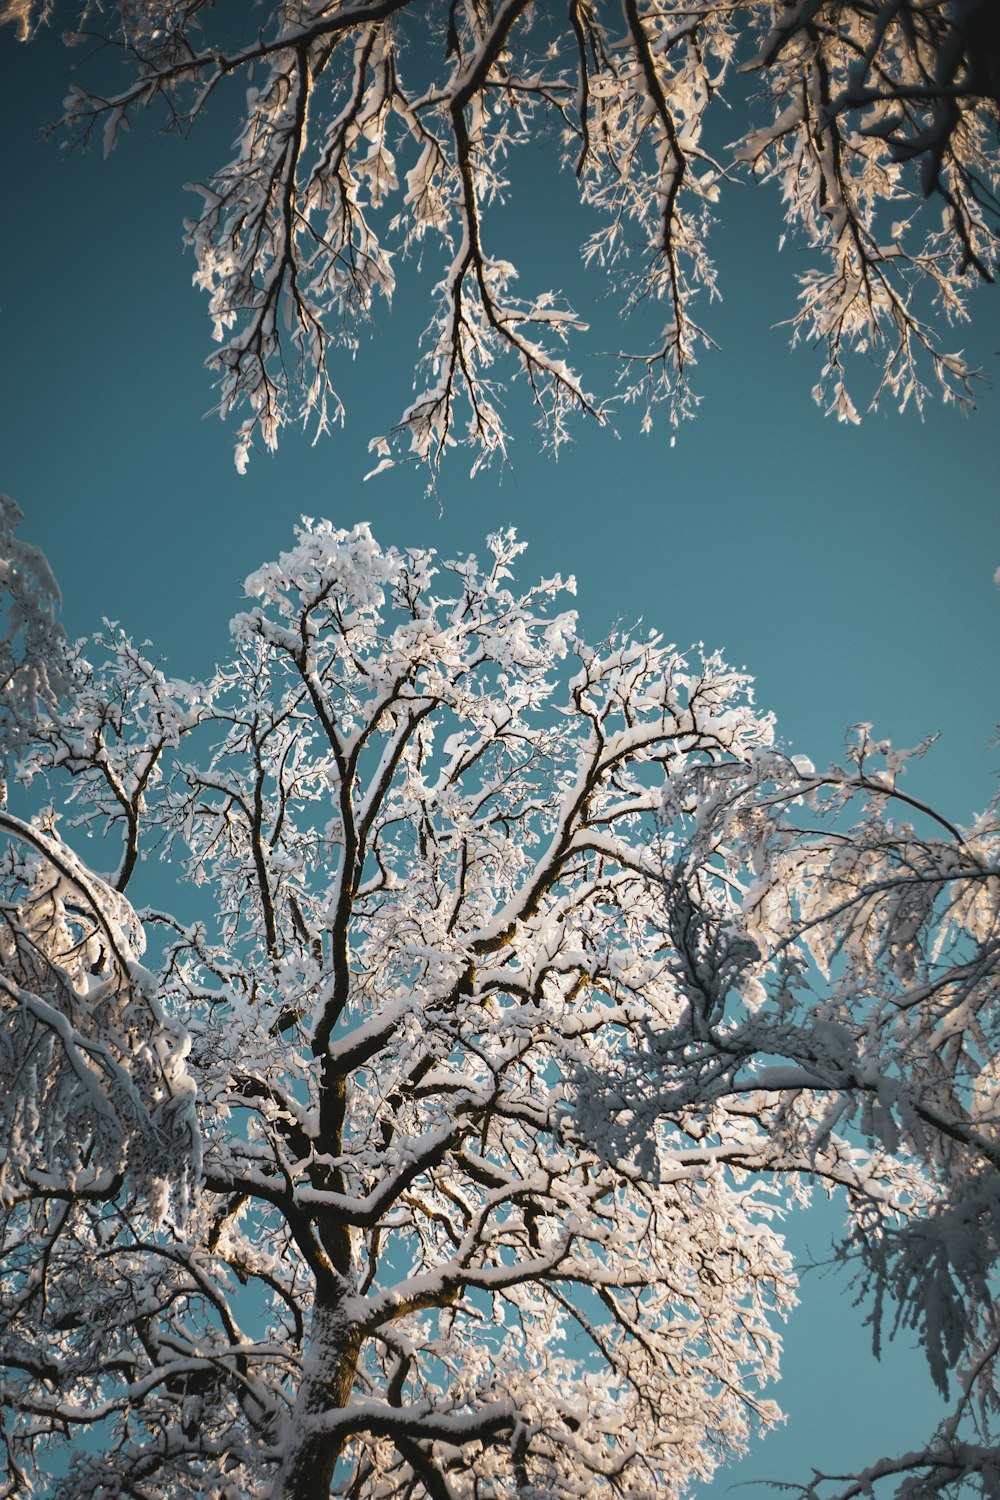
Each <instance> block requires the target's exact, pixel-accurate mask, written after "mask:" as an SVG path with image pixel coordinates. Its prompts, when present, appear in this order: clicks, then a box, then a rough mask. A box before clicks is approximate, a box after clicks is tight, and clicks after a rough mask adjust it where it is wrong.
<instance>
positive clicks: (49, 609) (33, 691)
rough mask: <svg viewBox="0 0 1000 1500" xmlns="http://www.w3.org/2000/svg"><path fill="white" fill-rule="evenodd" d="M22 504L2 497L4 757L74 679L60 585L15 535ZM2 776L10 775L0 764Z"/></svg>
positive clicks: (0, 718)
mask: <svg viewBox="0 0 1000 1500" xmlns="http://www.w3.org/2000/svg"><path fill="white" fill-rule="evenodd" d="M23 519H24V518H23V516H22V514H21V510H20V508H19V507H18V506H17V505H15V503H14V501H13V500H11V499H10V497H9V496H8V495H0V620H2V626H0V628H2V631H3V636H2V639H0V760H2V761H3V762H5V761H6V758H7V757H8V756H9V755H11V754H14V753H16V751H17V750H18V748H19V747H20V746H22V745H24V744H25V743H27V742H28V741H29V740H30V739H31V737H32V735H33V734H34V732H35V730H36V728H37V727H38V725H39V723H40V720H41V717H42V716H44V714H45V713H46V712H47V711H49V710H51V709H53V708H55V707H57V706H58V704H59V702H60V700H61V699H62V697H63V695H64V694H65V693H66V692H67V690H68V687H69V681H70V666H69V655H68V651H67V646H66V639H65V636H64V634H63V631H62V628H61V626H60V625H59V621H58V611H59V589H58V586H57V584H56V581H55V579H54V578H53V576H52V571H51V569H50V568H49V565H48V562H47V560H46V558H45V555H44V554H43V553H42V552H40V551H39V549H38V548H37V547H33V546H31V544H30V543H29V542H23V541H21V539H20V538H19V537H15V535H14V532H15V531H16V530H17V528H18V526H19V525H20V523H21V521H22V520H23ZM0 774H3V775H4V776H5V775H6V772H5V769H3V767H0Z"/></svg>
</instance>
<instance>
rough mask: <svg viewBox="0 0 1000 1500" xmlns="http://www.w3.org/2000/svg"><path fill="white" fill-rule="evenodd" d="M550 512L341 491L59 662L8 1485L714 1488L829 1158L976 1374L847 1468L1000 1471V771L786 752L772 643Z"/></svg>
mask: <svg viewBox="0 0 1000 1500" xmlns="http://www.w3.org/2000/svg"><path fill="white" fill-rule="evenodd" d="M521 550H522V548H521V545H520V544H519V543H518V542H517V541H516V540H515V538H514V537H513V536H512V535H511V534H510V533H497V534H495V535H494V536H493V537H491V538H490V540H489V545H488V551H487V555H486V558H485V560H484V561H483V562H480V561H478V560H477V559H476V558H473V557H466V558H463V559H458V560H455V561H452V562H441V561H439V560H438V559H436V558H435V556H434V555H433V554H432V553H430V552H427V551H419V550H409V551H400V550H397V549H395V548H390V549H383V548H381V547H380V546H379V545H378V543H377V542H376V541H375V539H374V538H373V536H372V535H371V532H370V530H369V529H368V527H367V526H363V525H361V526H356V527H354V528H352V529H350V530H337V529H335V528H333V527H332V526H330V525H329V524H328V523H325V522H310V521H305V522H303V524H302V526H301V527H300V528H299V529H298V531H297V534H296V537H295V539H294V542H293V545H292V546H291V547H290V549H289V550H288V551H287V552H285V553H283V554H282V555H281V556H280V557H279V558H278V559H277V561H276V562H274V563H272V564H269V565H266V566H264V567H262V568H261V569H259V570H258V571H257V572H256V573H254V574H253V575H252V576H251V577H250V578H249V579H248V580H247V585H246V588H247V593H248V594H249V596H250V598H251V601H252V603H251V607H250V609H249V610H247V611H246V612H244V613H242V614H239V615H237V617H236V618H235V620H234V621H233V627H232V629H233V655H232V657H231V659H230V660H229V661H228V662H227V663H226V664H224V665H223V666H222V667H221V668H219V670H218V671H217V672H216V673H215V674H214V676H213V677H212V678H211V679H210V680H209V681H207V682H204V683H193V682H187V681H184V680H182V679H179V678H174V677H171V676H169V675H167V674H166V672H165V671H164V668H163V666H162V664H158V663H157V662H156V661H155V660H153V659H151V658H150V656H149V655H148V648H143V649H142V650H140V649H137V648H136V647H135V646H134V645H133V644H132V643H131V642H130V641H129V639H128V638H127V637H126V636H125V635H124V634H123V633H122V632H121V631H119V630H117V629H114V628H112V627H109V628H108V630H107V631H106V632H105V634H104V635H103V636H102V637H100V638H98V639H96V640H95V641H94V642H93V643H92V644H91V645H90V646H87V647H86V648H85V647H84V646H83V645H80V646H78V647H76V648H75V649H74V650H73V651H72V652H71V653H69V675H68V678H67V682H66V685H65V688H64V690H63V692H62V694H61V696H60V698H59V699H58V700H56V701H54V700H52V699H51V698H50V699H48V700H45V701H42V702H40V703H39V705H38V707H37V711H36V713H35V716H34V718H33V721H32V730H31V736H30V742H29V743H28V744H26V745H22V747H21V749H20V760H19V770H20V776H21V779H22V780H24V781H26V782H28V783H34V785H35V787H36V788H37V787H38V785H40V784H41V785H43V786H44V787H45V788H46V790H47V792H48V794H49V796H50V797H51V798H52V803H51V806H50V807H49V808H48V810H47V811H44V812H42V813H40V814H37V815H36V816H35V817H34V818H33V819H32V818H29V817H21V816H16V815H14V814H13V813H12V812H8V811H3V812H2V813H0V832H2V834H3V836H4V839H5V852H4V855H3V861H2V866H0V869H2V878H3V892H2V906H0V922H2V925H0V954H2V958H3V968H2V975H0V987H2V995H3V1007H2V1026H0V1083H2V1089H0V1127H2V1132H3V1138H4V1141H5V1143H6V1154H5V1158H4V1163H3V1174H2V1177H0V1191H2V1211H0V1247H2V1253H0V1348H2V1359H3V1362H4V1371H5V1373H4V1378H3V1381H2V1382H0V1414H2V1421H0V1434H2V1440H3V1443H4V1448H5V1453H6V1460H7V1472H8V1479H7V1488H6V1493H7V1494H8V1495H11V1496H15V1495H28V1494H30V1493H32V1490H33V1485H35V1484H36V1483H37V1480H38V1477H39V1475H41V1476H44V1477H45V1478H46V1479H48V1481H49V1493H51V1494H53V1495H54V1496H58V1497H59V1500H85V1497H86V1500H98V1497H100V1500H107V1497H108V1496H116V1497H117V1496H122V1497H124V1496H132V1497H146V1496H149V1497H152V1496H156V1497H157V1500H160V1497H165V1496H171V1495H177V1496H183V1495H190V1494H192V1493H195V1494H198V1495H199V1496H205V1497H208V1500H235V1497H237V1496H239V1497H242V1496H245V1495H248V1494H254V1495H256V1494H261V1495H264V1494H269V1495H271V1496H272V1497H274V1500H288V1497H294V1500H299V1497H301V1500H306V1497H309V1500H315V1497H316V1496H319V1495H323V1494H326V1493H336V1494H339V1495H344V1496H347V1495H350V1496H352V1497H357V1500H362V1497H368V1496H371V1497H375V1496H378V1497H387V1496H396V1495H398V1496H401V1497H403V1496H405V1497H410V1496H419V1495H420V1494H424V1495H427V1496H429V1497H431V1500H446V1497H454V1500H458V1497H465V1496H469V1497H473V1496H479V1495H483V1494H487V1493H489V1494H491V1495H510V1496H515V1495H516V1496H518V1497H520V1500H524V1497H527V1496H539V1495H546V1496H550V1497H553V1500H569V1497H575V1496H579V1495H581V1494H591V1493H604V1492H608V1493H614V1494H615V1495H619V1496H624V1497H636V1500H637V1497H639V1496H653V1495H663V1494H674V1493H679V1492H680V1491H681V1490H682V1489H683V1488H684V1487H685V1485H686V1484H687V1483H688V1482H689V1481H690V1480H691V1479H692V1478H696V1477H706V1476H708V1475H709V1474H710V1473H711V1471H712V1469H713V1467H714V1466H715V1464H716V1463H717V1462H719V1461H721V1460H723V1459H725V1457H726V1456H727V1455H728V1454H730V1453H732V1452H734V1451H739V1450H740V1449H741V1448H742V1447H743V1446H744V1445H745V1444H746V1442H747V1441H748V1438H749V1437H750V1435H751V1434H752V1433H753V1431H754V1430H755V1429H756V1428H761V1427H766V1426H767V1425H768V1424H769V1423H771V1422H773V1421H774V1420H775V1418H776V1416H777V1415H778V1412H777V1408H776V1407H775V1405H774V1403H773V1401H772V1400H771V1399H770V1397H769V1396H768V1395H767V1394H766V1392H764V1391H763V1390H762V1387H763V1386H764V1385H766V1383H767V1382H768V1380H770V1379H772V1378H773V1377H774V1375H775V1374H776V1371H777V1368H778V1353H779V1345H780V1338H779V1328H778V1325H779V1324H780V1320H781V1317H782V1316H783V1314H784V1313H785V1312H786V1311H787V1309H788V1308H789V1307H790V1306H791V1304H792V1302H793V1301H794V1287H795V1276H794V1271H793V1266H792V1261H791V1257H790V1256H789V1254H788V1253H787V1251H786V1249H785V1247H784V1245H783V1242H782V1236H781V1224H780V1220H781V1216H782V1214H783V1212H784V1210H785V1209H786V1207H787V1206H788V1205H789V1204H790V1203H791V1202H793V1201H795V1200H804V1199H805V1197H806V1196H807V1195H808V1192H809V1191H810V1188H811V1186H812V1185H813V1184H816V1183H821V1184H825V1185H827V1186H829V1187H831V1188H832V1187H837V1188H843V1189H846V1191H847V1195H848V1205H849V1226H850V1228H849V1241H848V1249H849V1250H850V1251H851V1252H852V1253H856V1254H857V1255H859V1256H860V1258H861V1263H862V1266H863V1268H864V1270H865V1274H866V1275H867V1276H869V1277H870V1279H871V1281H872V1285H873V1287H874V1290H875V1294H876V1302H875V1306H874V1312H873V1316H874V1319H875V1322H876V1326H879V1323H880V1319H881V1316H882V1306H881V1304H882V1300H883V1297H884V1294H885V1293H886V1292H889V1293H891V1294H892V1295H893V1296H894V1297H896V1299H897V1300H898V1305H899V1308H900V1317H901V1318H903V1319H905V1320H907V1321H909V1322H911V1323H912V1324H913V1326H915V1327H918V1328H919V1330H920V1332H921V1337H922V1339H923V1342H924V1344H925V1347H926V1349H927V1353H928V1357H929V1359H930V1361H931V1368H932V1371H933V1373H934V1376H935V1379H936V1380H937V1381H938V1383H939V1385H940V1386H941V1387H942V1388H945V1387H947V1386H948V1384H949V1382H950V1381H952V1380H954V1379H957V1380H958V1381H959V1383H960V1391H961V1399H960V1402H959V1404H958V1406H957V1408H956V1411H955V1413H954V1415H953V1418H952V1419H950V1421H949V1422H948V1423H946V1424H945V1425H944V1426H943V1427H942V1430H941V1432H940V1433H939V1434H938V1435H937V1436H936V1438H935V1439H934V1440H933V1441H930V1442H929V1443H928V1446H927V1449H926V1451H922V1452H920V1453H911V1454H908V1455H906V1456H905V1457H903V1458H887V1459H886V1460H885V1461H884V1462H883V1463H882V1464H881V1466H880V1464H879V1463H878V1462H876V1463H874V1464H873V1467H872V1473H871V1474H869V1475H861V1476H859V1477H858V1479H857V1481H856V1484H855V1486H854V1488H853V1489H849V1490H848V1491H847V1493H855V1492H857V1490H858V1488H859V1487H860V1488H862V1489H863V1488H864V1487H865V1485H866V1484H867V1483H868V1482H869V1481H870V1480H871V1478H872V1477H873V1476H874V1475H876V1474H877V1473H881V1472H885V1473H890V1474H891V1473H894V1472H901V1473H902V1475H903V1483H904V1489H905V1490H906V1493H910V1492H911V1490H912V1488H913V1485H914V1484H917V1485H922V1486H923V1488H924V1492H927V1491H940V1490H943V1489H946V1488H947V1487H948V1486H949V1485H957V1484H959V1483H960V1482H964V1481H967V1480H969V1479H974V1480H978V1481H979V1482H980V1484H981V1486H982V1489H983V1491H984V1493H985V1494H992V1493H993V1488H992V1487H993V1486H994V1485H995V1479H994V1473H995V1458H996V1436H995V1431H994V1425H993V1419H994V1412H995V1391H994V1384H993V1381H994V1375H995V1367H996V1355H997V1350H998V1347H1000V1342H998V1338H997V1332H996V1318H995V1311H994V1304H993V1300H992V1296H993V1285H992V1277H993V1272H994V1267H995V1262H996V1255H997V1248H998V1244H1000V1233H998V1230H997V1224H998V1185H1000V1177H998V1175H997V1167H998V1166H1000V1154H998V1150H997V1146H996V1131H997V1111H998V1104H997V1096H996V1090H995V1088H994V1087H993V1080H994V1070H995V1057H996V1054H997V1040H998V1039H997V1036H996V1030H997V1016H996V980H995V974H996V941H997V937H996V934H997V894H998V890H1000V876H998V873H997V862H996V850H997V827H998V824H997V817H996V812H995V810H994V811H992V812H991V813H990V814H989V815H987V816H985V817H983V818H982V819H981V820H980V821H979V822H978V824H977V825H976V826H975V827H974V828H971V829H968V830H962V829H958V828H955V827H953V826H952V825H950V824H948V823H947V822H945V821H943V820H941V819H940V818H935V816H934V815H933V814H932V813H931V811H930V810H929V809H927V808H924V807H922V806H921V805H920V804H918V803H917V802H915V801H914V799H913V798H911V797H909V796H907V794H906V793H905V791H904V790H903V789H902V787H900V786H899V785H898V779H899V777H900V776H901V775H902V773H903V771H904V769H905V760H906V757H905V756H903V755H899V754H896V753H894V752H893V751H892V750H891V749H890V747H888V746H886V745H882V744H879V745H873V744H872V743H871V742H870V740H869V738H868V737H867V736H866V735H865V734H864V732H862V734H861V737H860V739H859V741H858V745H857V749H856V752H855V754H854V757H853V760H852V761H851V762H849V763H848V764H847V765H846V766H844V767H841V768H836V767H834V768H831V769H830V770H829V771H826V772H824V773H822V774H817V773H816V772H815V770H814V768H813V767H812V766H811V765H810V764H809V763H808V762H807V761H805V760H804V759H803V758H797V759H796V760H789V759H788V757H787V756H785V755H784V754H783V753H782V752H781V751H780V750H779V749H777V748H776V747H775V745H774V743H773V725H772V721H771V719H770V717H769V716H768V715H767V714H766V713H762V712H761V711H760V710H758V709H757V708H756V707H755V706H754V703H753V699H752V692H751V684H750V682H749V679H748V678H747V677H746V675H745V674H744V673H741V672H737V671H733V670H732V669H731V668H729V667H727V666H726V665H725V663H724V662H723V661H722V659H721V658H720V657H718V656H715V655H710V656H703V657H702V658H701V659H700V660H687V659H685V658H684V657H683V656H681V655H680V654H678V652H677V651H676V650H675V648H673V647H672V646H669V645H668V644H667V643H666V642H665V641H664V640H663V639H662V638H661V637H660V636H658V635H657V634H655V633H650V634H646V635H645V636H643V637H641V638H638V637H635V636H630V635H628V634H620V633H618V634H614V635H612V636H610V637H608V639H606V640H605V641H604V642H602V643H601V644H599V645H598V646H596V647H593V646H588V645H587V644H586V643H585V642H584V641H583V640H582V639H580V637H579V635H578V632H577V625H576V618H575V615H574V613H573V611H572V610H566V609H563V608H561V607H560V605H561V600H560V599H559V596H560V595H561V594H564V593H565V592H567V591H570V590H572V587H573V585H572V580H565V581H564V580H562V579H561V578H559V577H553V578H549V579H543V580H542V581H541V582H540V583H539V584H538V585H536V586H535V587H534V588H530V589H528V590H527V591H525V592H518V591H517V590H516V589H515V588H514V586H513V573H514V568H515V565H516V562H517V558H518V555H519V553H520V552H521ZM39 608H41V609H42V610H43V612H44V609H45V606H44V604H41V605H39ZM858 802H860V804H861V816H860V818H854V819H853V820H852V818H851V808H852V806H853V805H854V804H856V803H858ZM824 815H825V820H824ZM911 816H912V817H916V816H919V817H920V818H921V819H923V820H924V822H925V823H926V825H927V827H928V829H929V832H925V833H918V832H917V831H916V830H915V828H914V827H913V826H912V825H911V824H910V823H907V822H905V821H900V819H901V818H909V817H911ZM817 819H819V820H820V821H819V822H817ZM84 835H93V836H94V837H95V838H96V837H97V836H98V835H100V840H99V841H98V842H97V843H96V844H93V845H92V846H91V847H92V848H93V849H96V850H99V851H100V857H101V859H102V861H103V860H105V859H106V858H107V857H108V856H109V855H110V857H111V859H112V860H113V868H112V869H110V870H109V871H108V872H107V873H105V874H104V875H102V876H98V875H97V874H95V873H94V872H93V871H92V870H91V869H90V868H88V865H86V864H84V863H82V862H81V860H80V858H79V857H78V856H77V855H76V854H75V853H74V852H73V850H72V848H71V846H70V843H69V841H68V840H69V838H70V837H72V839H73V841H74V842H77V841H78V840H79V839H80V838H81V837H83V836H84ZM144 855H148V856H149V857H150V859H151V860H152V861H153V862H154V864H155V865H156V866H157V868H158V869H159V870H160V871H161V872H163V874H161V877H160V880H159V882H158V883H159V885H160V886H161V887H162V886H163V884H164V878H163V876H164V875H166V876H169V877H172V879H173V880H174V881H175V882H176V885H177V889H176V891H175V897H174V899H173V900H171V901H166V900H164V899H163V897H162V894H161V895H160V899H159V900H158V901H157V902H156V904H155V905H147V906H146V907H145V908H144V909H142V910H141V911H139V912H137V911H136V909H135V908H134V907H133V905H132V904H131V899H130V898H131V896H132V893H133V892H134V891H135V890H137V889H140V890H141V887H142V885H143V884H144V883H147V882H148V881H149V875H148V873H147V872H148V870H149V865H148V864H147V865H146V866H145V867H144V865H143V857H144ZM91 862H92V863H93V862H95V860H94V859H93V858H92V860H91ZM192 886H193V887H194V888H195V890H196V891H197V893H198V899H197V903H196V905H197V912H196V914H190V913H188V914H185V913H184V912H183V911H182V910H180V909H178V903H180V904H181V905H183V903H184V899H185V891H186V890H190V888H191V887H192ZM171 907H174V908H175V909H174V910H171ZM975 1421H978V1422H979V1424H980V1425H979V1428H978V1431H975V1430H974V1431H973V1433H972V1434H971V1435H970V1433H969V1426H970V1422H973V1423H974V1422H975ZM81 1434H85V1435H86V1436H85V1437H81ZM67 1435H69V1437H70V1451H71V1454H72V1461H71V1463H70V1464H69V1466H68V1468H66V1472H65V1473H64V1474H63V1475H62V1476H61V1477H57V1478H52V1477H51V1476H52V1475H53V1474H55V1473H57V1471H58V1467H59V1458H58V1455H59V1453H60V1450H61V1445H62V1444H63V1443H64V1442H65V1439H66V1437H67ZM64 1467H65V1466H64ZM907 1487H908V1488H907ZM814 1488H816V1489H817V1490H818V1488H819V1481H817V1482H816V1484H815V1485H814Z"/></svg>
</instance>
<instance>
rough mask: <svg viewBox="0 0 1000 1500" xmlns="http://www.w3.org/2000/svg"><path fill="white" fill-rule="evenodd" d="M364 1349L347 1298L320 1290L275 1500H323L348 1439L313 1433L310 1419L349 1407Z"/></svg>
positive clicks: (276, 1486)
mask: <svg viewBox="0 0 1000 1500" xmlns="http://www.w3.org/2000/svg"><path fill="white" fill-rule="evenodd" d="M360 1349H361V1337H360V1333H359V1331H358V1329H357V1328H356V1327H355V1326H354V1325H353V1324H352V1323H351V1322H350V1321H349V1320H348V1319H347V1317H346V1316H345V1312H344V1303H343V1294H342V1292H338V1294H336V1295H335V1296H333V1297H331V1296H330V1294H329V1292H326V1293H325V1294H324V1293H323V1292H320V1291H317V1297H316V1303H315V1306H314V1308H313V1313H312V1320H311V1323H310V1328H309V1339H308V1342H307V1345H306V1355H305V1360H304V1363H303V1367H302V1380H301V1382H300V1384H299V1389H298V1394H297V1395H296V1398H295V1406H294V1408H293V1410H292V1415H291V1419H290V1422H289V1428H288V1433H287V1436H286V1439H285V1456H284V1459H283V1460H282V1464H281V1468H280V1470H279V1472H278V1477H277V1479H276V1481H275V1484H274V1489H273V1491H272V1496H273V1500H325V1497H326V1496H327V1495H328V1494H329V1493H330V1483H331V1480H332V1478H333V1471H334V1467H335V1466H336V1463H337V1459H338V1458H339V1457H340V1453H341V1450H342V1449H343V1447H344V1440H343V1439H342V1438H339V1437H335V1436H330V1435H328V1434H324V1433H315V1432H310V1431H309V1419H310V1418H312V1417H317V1416H319V1415H320V1414H321V1413H322V1412H326V1411H335V1410H337V1409H338V1408H339V1407H343V1406H346V1405H347V1402H348V1400H349V1398H350V1394H351V1390H352V1387H353V1385H354V1375H355V1371H356V1369H357V1364H358V1354H359V1352H360Z"/></svg>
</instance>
